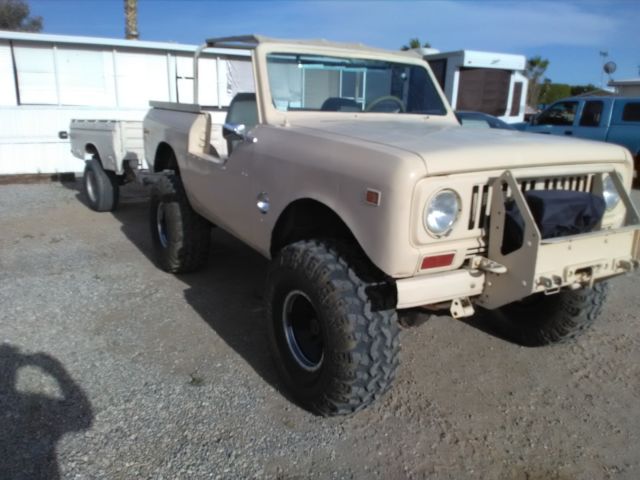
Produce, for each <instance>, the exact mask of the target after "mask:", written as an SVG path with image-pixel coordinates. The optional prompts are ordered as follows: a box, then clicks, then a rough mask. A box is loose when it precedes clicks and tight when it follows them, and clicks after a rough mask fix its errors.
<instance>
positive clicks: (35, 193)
mask: <svg viewBox="0 0 640 480" xmlns="http://www.w3.org/2000/svg"><path fill="white" fill-rule="evenodd" d="M634 198H635V201H636V203H637V204H640V192H638V191H635V192H634ZM147 216H148V206H147V199H146V197H145V195H144V193H143V192H141V191H140V190H137V189H135V188H130V187H127V188H125V189H124V190H123V201H122V206H121V208H120V209H119V210H118V211H117V212H115V213H96V212H93V211H91V210H89V209H88V208H87V207H86V206H85V205H84V203H83V202H82V201H81V197H80V195H79V194H78V191H77V188H76V185H75V184H64V185H61V184H46V185H4V186H0V219H1V220H2V223H1V225H2V226H1V229H0V478H2V479H13V478H16V479H33V478H43V479H44V478H58V477H60V478H69V479H71V478H73V479H94V478H109V479H114V478H115V479H119V478H123V479H124V478H165V479H176V478H229V479H232V478H233V479H235V478H280V479H289V478H355V479H370V478H381V479H404V478H434V479H522V480H525V479H528V480H534V479H536V480H547V479H562V480H568V479H585V480H587V479H588V480H592V479H633V480H635V479H637V478H640V328H639V322H638V320H639V317H640V313H639V312H640V295H638V293H639V291H640V289H639V288H638V282H639V281H640V275H638V274H634V275H631V276H627V277H622V278H618V279H616V280H614V281H612V287H613V288H612V292H611V295H610V298H609V302H608V304H607V306H606V307H605V311H604V314H603V316H602V317H601V318H600V319H599V320H598V322H596V324H595V325H594V327H593V328H592V329H591V330H589V331H588V332H587V333H586V334H585V335H584V336H582V337H580V338H579V339H578V340H577V341H575V342H574V343H571V344H568V345H560V346H554V347H545V348H525V347H521V346H518V345H515V344H512V343H509V342H507V341H505V340H502V339H500V338H498V337H496V336H494V335H491V333H489V332H486V331H484V330H483V329H481V328H477V325H475V324H474V322H473V321H469V322H461V321H456V320H453V319H451V318H448V317H443V316H442V317H435V318H432V319H431V320H429V321H428V322H427V323H426V324H424V325H422V326H421V327H419V328H413V329H410V330H406V331H404V332H403V336H402V355H401V359H402V360H401V361H402V364H401V369H400V372H399V376H398V379H397V381H396V384H395V386H394V388H393V389H392V391H391V392H390V393H389V394H387V395H386V396H385V397H384V398H383V399H382V401H380V402H378V403H377V404H375V405H374V406H373V407H371V408H369V409H367V410H365V411H363V412H361V413H358V414H356V415H354V416H351V417H347V418H344V417H342V418H331V419H324V418H319V417H316V416H313V415H311V414H309V413H307V412H305V411H304V410H301V409H300V408H298V407H297V406H296V405H295V404H293V403H292V402H291V401H290V400H289V399H288V398H287V396H286V393H284V392H283V391H282V389H281V385H280V383H279V381H278V379H277V376H276V372H275V368H274V367H273V365H272V363H271V360H270V358H269V355H268V352H267V346H266V342H265V326H264V322H263V321H262V313H263V312H262V301H261V298H260V293H261V290H262V281H263V277H264V273H265V269H266V265H267V262H266V260H264V259H263V258H261V257H260V256H259V255H257V254H256V253H254V252H253V251H251V250H250V249H249V248H247V247H245V246H243V245H242V244H241V243H240V242H238V241H237V240H235V239H233V238H231V237H230V236H228V235H226V234H224V233H222V232H219V231H215V232H214V234H213V237H214V238H213V239H214V245H215V247H214V251H213V254H212V255H211V259H210V263H209V265H208V268H206V269H205V270H204V271H202V272H201V273H197V274H191V275H183V276H173V275H169V274H166V273H163V272H162V271H160V270H159V269H158V268H156V267H155V266H154V263H153V259H152V255H151V243H150V237H149V234H148V228H149V227H148V222H147Z"/></svg>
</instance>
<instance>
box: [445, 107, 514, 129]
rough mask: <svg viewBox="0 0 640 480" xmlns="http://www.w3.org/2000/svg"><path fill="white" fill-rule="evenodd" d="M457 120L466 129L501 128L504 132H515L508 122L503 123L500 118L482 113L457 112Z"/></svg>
mask: <svg viewBox="0 0 640 480" xmlns="http://www.w3.org/2000/svg"><path fill="white" fill-rule="evenodd" d="M455 114H456V118H457V119H458V121H459V122H460V125H462V126H463V127H466V128H500V129H502V130H515V128H513V127H512V126H511V125H509V124H508V123H507V122H503V121H502V120H500V119H499V118H498V117H494V116H493V115H489V114H488V113H482V112H469V111H465V110H456V112H455Z"/></svg>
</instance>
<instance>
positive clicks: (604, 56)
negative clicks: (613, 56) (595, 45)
mask: <svg viewBox="0 0 640 480" xmlns="http://www.w3.org/2000/svg"><path fill="white" fill-rule="evenodd" d="M608 56H609V52H608V51H606V50H604V51H603V50H600V58H602V68H601V69H600V88H601V89H602V90H604V64H605V63H606V62H607V57H608Z"/></svg>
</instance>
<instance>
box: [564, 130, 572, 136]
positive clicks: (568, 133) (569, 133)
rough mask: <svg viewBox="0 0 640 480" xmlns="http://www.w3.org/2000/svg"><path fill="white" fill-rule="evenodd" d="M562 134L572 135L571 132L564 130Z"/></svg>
mask: <svg viewBox="0 0 640 480" xmlns="http://www.w3.org/2000/svg"><path fill="white" fill-rule="evenodd" d="M564 134H565V135H573V132H572V131H571V130H565V131H564Z"/></svg>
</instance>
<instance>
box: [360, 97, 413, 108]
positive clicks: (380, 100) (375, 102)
mask: <svg viewBox="0 0 640 480" xmlns="http://www.w3.org/2000/svg"><path fill="white" fill-rule="evenodd" d="M388 101H392V102H395V103H397V104H398V106H399V107H400V111H401V112H406V111H407V107H405V106H404V102H403V101H402V100H400V99H399V98H398V97H396V96H395V95H383V96H382V97H378V98H376V99H375V100H373V101H372V102H371V103H370V104H369V105H367V108H365V109H364V111H365V112H371V111H373V109H374V108H375V107H377V106H378V105H380V104H381V103H384V102H388Z"/></svg>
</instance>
